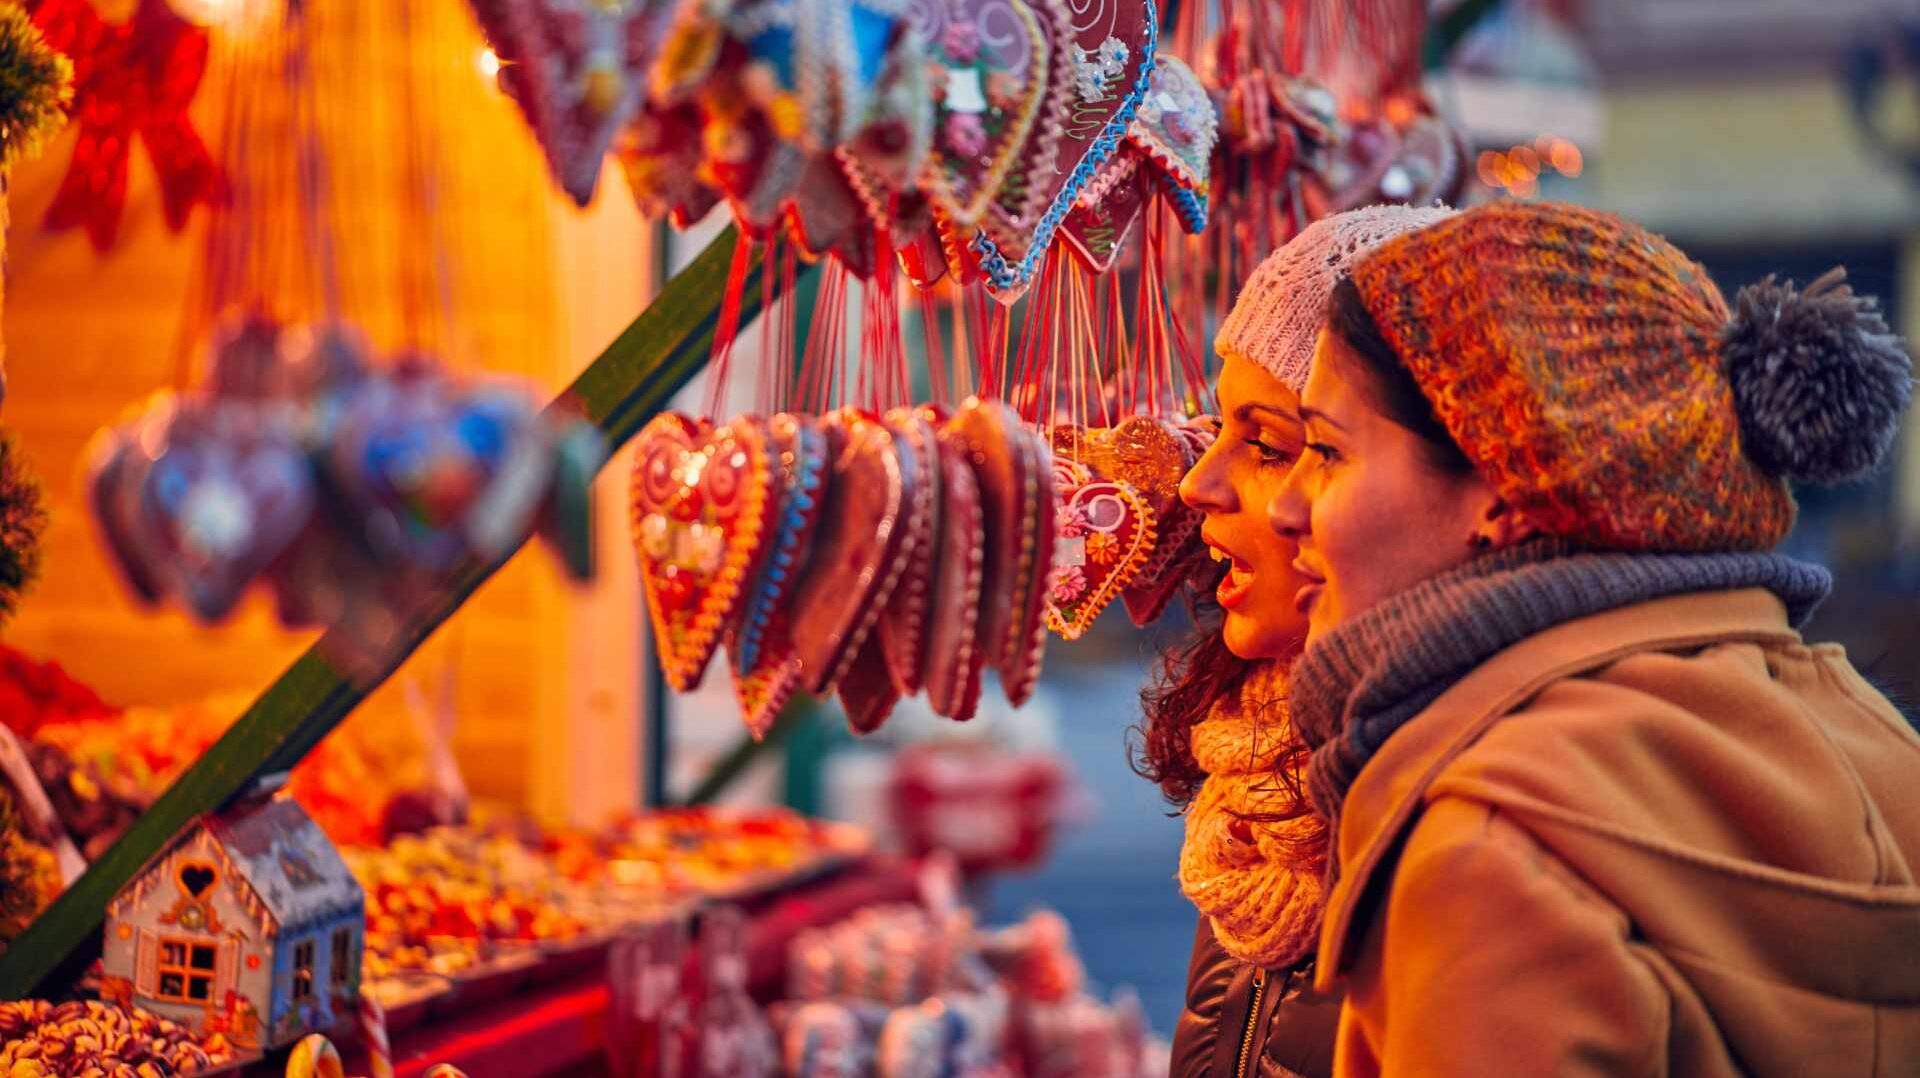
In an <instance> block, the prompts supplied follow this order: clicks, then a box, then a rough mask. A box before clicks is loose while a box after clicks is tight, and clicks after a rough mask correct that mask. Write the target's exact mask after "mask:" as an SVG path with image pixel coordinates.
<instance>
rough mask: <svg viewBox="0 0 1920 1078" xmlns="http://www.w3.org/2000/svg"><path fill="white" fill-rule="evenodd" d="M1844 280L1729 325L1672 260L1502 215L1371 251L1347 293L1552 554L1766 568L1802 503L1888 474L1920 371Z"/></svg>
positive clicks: (1623, 233)
mask: <svg viewBox="0 0 1920 1078" xmlns="http://www.w3.org/2000/svg"><path fill="white" fill-rule="evenodd" d="M1844 277H1845V275H1844V273H1840V272H1837V271H1836V272H1835V273H1832V274H1828V275H1827V276H1826V277H1823V278H1821V279H1820V280H1819V281H1816V282H1815V283H1814V284H1813V285H1811V286H1809V287H1808V288H1806V289H1805V290H1804V291H1802V290H1798V289H1796V288H1795V287H1794V286H1793V284H1792V283H1790V282H1789V283H1787V284H1784V285H1782V284H1776V283H1775V282H1774V281H1773V279H1772V278H1768V279H1767V280H1766V281H1764V282H1762V283H1760V284H1758V285H1754V286H1752V287H1750V288H1747V289H1745V290H1743V291H1742V292H1741V293H1740V295H1739V296H1738V297H1737V301H1736V303H1735V305H1734V310H1733V311H1731V312H1730V311H1729V310H1728V307H1727V303H1726V301H1725V300H1724V299H1723V298H1722V297H1721V294H1720V290H1719V289H1718V288H1717V287H1715V286H1714V283H1713V281H1712V280H1711V279H1709V278H1708V277H1707V275H1706V272H1705V271H1704V270H1702V269H1701V268H1700V267H1699V266H1698V265H1696V264H1695V263H1694V262H1692V261H1691V260H1690V259H1688V258H1687V256H1686V255H1684V254H1682V253H1681V252H1680V251H1679V250H1678V249H1677V248H1675V247H1674V246H1673V245H1672V244H1670V243H1668V242H1667V241H1666V240H1664V239H1662V238H1661V237H1659V236H1656V235H1654V234H1653V233H1651V232H1648V231H1647V230H1646V229H1643V228H1641V227H1639V226H1638V225H1635V224H1633V223H1631V222H1628V221H1625V220H1622V219H1621V218H1619V217H1616V216H1613V215H1611V214H1606V213H1600V212H1597V211H1593V210H1588V209H1583V208H1580V207H1577V206H1570V205H1565V204H1561V203H1551V202H1533V203H1530V202H1517V201H1510V200H1509V201H1500V202H1495V203H1491V204H1489V205H1485V206H1481V207H1478V208H1476V209H1472V210H1468V211H1465V212H1463V213H1460V214H1456V215H1454V216H1452V217H1450V218H1447V219H1446V220H1443V221H1441V222H1439V223H1437V224H1434V225H1432V226H1430V227H1428V228H1425V229H1422V230H1420V231H1418V232H1414V233H1410V234H1408V235H1405V236H1402V237H1399V238H1398V239H1395V240H1392V241H1389V242H1388V243H1385V244H1383V245H1381V246H1380V247H1378V248H1376V249H1375V250H1374V251H1373V252H1372V253H1371V254H1370V255H1368V256H1367V257H1366V258H1364V259H1362V260H1361V261H1360V262H1359V264H1358V265H1356V266H1355V268H1354V270H1353V273H1352V277H1351V280H1352V282H1353V285H1354V287H1355V289H1356V290H1357V291H1358V293H1359V296H1360V299H1361V302H1362V303H1363V304H1364V306H1365V307H1366V309H1367V312H1368V313H1369V314H1370V315H1372V316H1373V320H1374V322H1375V324H1376V325H1377V326H1378V327H1379V329H1380V334H1381V336H1382V338H1384V340H1385V341H1386V343H1387V344H1388V345H1390V346H1391V347H1392V348H1393V350H1394V352H1395V353H1396V354H1397V355H1398V356H1399V357H1400V360H1401V362H1402V363H1404V364H1405V365H1406V367H1407V369H1408V370H1409V371H1410V372H1411V373H1412V374H1413V377H1414V379H1415V381H1416V382H1418V383H1419V385H1420V388H1421V390H1422V391H1423V392H1424V393H1425V395H1426V397H1427V399H1428V400H1429V401H1430V402H1431V403H1432V405H1433V408H1434V412H1435V414H1436V415H1437V416H1438V418H1439V419H1440V421H1441V422H1442V423H1443V424H1444V425H1445V426H1446V428H1447V431H1448V432H1449V433H1450V434H1452V436H1453V439H1454V441H1455V442H1457V443H1459V445H1460V448H1461V449H1462V450H1464V451H1465V452H1466V455H1467V457H1468V458H1469V459H1470V460H1472V461H1473V463H1474V465H1475V466H1476V467H1477V468H1478V470H1479V472H1480V474H1481V475H1482V476H1483V477H1485V478H1486V479H1487V481H1488V482H1489V483H1490V484H1492V486H1493V488H1494V490H1495V491H1496V492H1497V493H1498V494H1500V495H1501V496H1502V497H1503V498H1505V499H1506V500H1507V502H1508V503H1509V504H1511V505H1513V506H1514V507H1515V508H1516V509H1518V510H1520V511H1521V512H1522V513H1523V514H1524V515H1525V516H1526V518H1527V519H1528V520H1529V521H1530V522H1532V523H1533V524H1534V525H1535V526H1536V527H1538V528H1540V529H1541V530H1543V531H1545V532H1546V533H1548V534H1550V535H1555V536H1559V537H1561V538H1566V539H1571V540H1574V541H1576V542H1580V543H1583V544H1586V545H1589V546H1592V547H1597V548H1602V549H1615V550H1660V551H1693V550H1765V549H1768V548H1771V547H1773V546H1774V545H1776V544H1777V543H1779V541H1780V540H1781V539H1783V538H1784V537H1785V536H1786V534H1787V531H1788V529H1790V528H1791V527H1792V526H1793V516H1794V506H1793V499H1792V497H1791V496H1790V495H1789V494H1788V490H1787V482H1788V481H1789V480H1792V481H1797V482H1822V483H1832V482H1841V481H1845V480H1848V479H1853V478H1857V477H1859V476H1861V475H1864V474H1866V473H1867V472H1870V471H1871V470H1873V469H1874V468H1875V467H1877V466H1878V465H1879V463H1880V461H1881V460H1882V458H1883V457H1884V456H1885V455H1886V451H1887V450H1888V448H1889V447H1890V446H1891V445H1892V442H1893V438H1894V436H1895V434H1896V433H1897V432H1898V428H1899V419H1900V413H1901V411H1902V410H1903V409H1904V408H1905V407H1906V405H1907V403H1908V401H1909V399H1910V397H1911V392H1912V364H1911V361H1910V360H1909V359H1908V357H1907V354H1906V352H1905V351H1904V349H1903V348H1902V346H1901V343H1900V341H1899V340H1898V339H1897V338H1895V337H1894V336H1893V335H1892V334H1891V333H1890V332H1889V331H1888V329H1887V325H1886V322H1885V321H1884V320H1883V319H1882V318H1881V316H1880V314H1879V310H1878V305H1877V303H1876V302H1875V301H1874V300H1873V299H1872V298H1870V297H1860V296H1855V295H1854V294H1853V292H1852V290H1851V289H1850V288H1849V287H1848V286H1847V285H1846V284H1845V283H1844Z"/></svg>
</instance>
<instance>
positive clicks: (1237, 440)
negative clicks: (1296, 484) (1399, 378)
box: [1180, 358, 1307, 659]
mask: <svg viewBox="0 0 1920 1078" xmlns="http://www.w3.org/2000/svg"><path fill="white" fill-rule="evenodd" d="M1218 396H1219V401H1220V434H1219V437H1218V438H1216V439H1215V440H1214V443H1213V446H1212V448H1210V449H1208V450H1207V452H1206V455H1205V456H1203V457H1201V458H1200V460H1199V461H1198V462H1197V463H1195V464H1194V466H1193V468H1192V469H1191V470H1190V471H1188V473H1187V475H1186V478H1185V479H1184V480H1183V481H1182V482H1181V484H1180V498H1181V500H1182V501H1184V502H1185V503H1186V504H1187V505H1188V506H1189V507H1191V508H1193V509H1194V510H1196V511H1198V512H1199V513H1200V514H1202V516H1203V517H1204V522H1203V524H1202V526H1201V529H1200V534H1201V537H1202V538H1203V539H1205V540H1206V543H1207V546H1208V547H1209V548H1210V549H1211V551H1212V554H1213V557H1214V559H1215V560H1216V561H1220V562H1225V563H1227V565H1228V568H1227V573H1226V576H1225V578H1224V579H1222V580H1221V582H1220V587H1219V590H1218V591H1217V593H1216V598H1218V599H1219V602H1220V607H1221V609H1222V610H1223V611H1225V614H1226V617H1225V621H1224V622H1223V624H1222V629H1221V631H1222V634H1223V636H1224V637H1225V640H1226V644H1227V647H1228V649H1229V650H1231V651H1232V652H1233V653H1234V654H1235V655H1238V656H1239V657H1240V658H1242V659H1277V658H1284V657H1286V656H1289V655H1292V654H1295V653H1296V652H1298V651H1299V650H1300V647H1301V644H1302V643H1303V641H1304V640H1305V638H1306V629H1307V619H1306V617H1305V616H1304V615H1303V614H1301V613H1300V612H1299V611H1298V610H1296V609H1295V606H1294V596H1295V594H1296V593H1297V592H1298V591H1299V590H1300V586H1301V584H1302V583H1303V582H1304V581H1303V580H1302V579H1301V577H1300V576H1299V574H1298V572H1297V571H1295V569H1294V568H1293V560H1294V557H1295V555H1296V554H1297V550H1296V548H1295V545H1294V543H1293V541H1292V540H1291V539H1289V538H1287V537H1286V536H1283V535H1281V534H1279V533H1278V532H1276V531H1274V530H1273V528H1271V527H1270V526H1269V525H1268V523H1267V518H1266V507H1267V504H1268V503H1269V502H1271V501H1272V500H1273V497H1274V495H1275V494H1276V493H1277V492H1278V491H1279V489H1280V485H1281V483H1282V481H1283V480H1284V479H1285V478H1286V475H1287V472H1288V470H1289V469H1291V468H1292V467H1293V464H1294V461H1296V460H1298V459H1299V456H1300V449H1301V443H1302V429H1301V424H1300V414H1299V403H1300V400H1299V397H1298V395H1296V394H1295V393H1294V392H1293V391H1292V390H1291V389H1288V388H1287V387H1286V385H1285V384H1283V383H1282V382H1281V381H1280V380H1279V379H1277V378H1275V377H1274V376H1273V375H1271V374H1269V373H1267V371H1266V370H1265V369H1264V368H1262V367H1260V366H1259V365H1257V364H1255V363H1252V362H1249V361H1247V360H1244V359H1238V358H1229V359H1227V361H1226V365H1225V366H1224V367H1223V368H1222V369H1221V371H1220V382H1219V386H1218Z"/></svg>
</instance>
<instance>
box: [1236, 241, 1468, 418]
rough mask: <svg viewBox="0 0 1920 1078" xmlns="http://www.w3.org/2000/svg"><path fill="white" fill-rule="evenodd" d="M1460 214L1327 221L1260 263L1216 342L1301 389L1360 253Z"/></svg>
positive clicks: (1282, 380)
mask: <svg viewBox="0 0 1920 1078" xmlns="http://www.w3.org/2000/svg"><path fill="white" fill-rule="evenodd" d="M1453 212H1454V211H1453V210H1450V209H1448V208H1446V207H1445V206H1427V207H1414V206H1364V207H1362V208H1360V209H1357V210H1348V211H1347V212H1345V213H1336V214H1333V215H1332V216H1330V217H1322V218H1321V219H1320V220H1318V221H1315V222H1314V223H1313V224H1311V225H1308V226H1307V227H1306V228H1305V229H1304V230H1302V231H1301V233H1300V234H1299V235H1298V236H1295V237H1294V238H1293V239H1291V240H1289V241H1287V242H1286V243H1285V244H1283V245H1282V246H1281V248H1280V249H1279V250H1277V251H1275V252H1273V253H1272V254H1270V255H1268V256H1267V259H1266V261H1264V262H1262V263H1260V266H1259V268H1258V269H1255V270H1254V271H1253V276H1252V277H1249V278H1248V279H1247V284H1246V287H1244V288H1242V289H1241V290H1240V295H1239V297H1238V298H1237V299H1235V300H1234V303H1233V310H1231V311H1229V312H1228V313H1227V318H1226V321H1224V322H1222V323H1221V324H1220V334H1219V335H1218V336H1216V337H1215V338H1214V339H1213V348H1214V351H1216V352H1219V353H1220V355H1221V356H1222V357H1223V358H1227V357H1233V356H1238V357H1240V358H1241V359H1245V360H1248V361H1250V362H1253V363H1257V364H1259V365H1260V366H1261V367H1264V368H1265V369H1266V371H1267V373H1269V374H1271V375H1273V376H1274V377H1275V378H1278V379H1280V381H1281V382H1283V383H1285V384H1286V386H1287V387H1288V388H1289V389H1292V390H1293V391H1294V392H1296V393H1297V392H1299V391H1300V388H1301V387H1302V386H1304V385H1306V384H1307V373H1308V372H1309V371H1310V370H1311V369H1312V360H1313V342H1314V340H1315V339H1316V338H1317V337H1319V336H1320V327H1321V326H1322V325H1323V324H1325V322H1326V320H1327V297H1328V296H1330V295H1332V294H1333V286H1334V284H1335V283H1337V282H1338V281H1339V280H1340V278H1342V277H1345V276H1346V275H1347V271H1348V269H1349V268H1350V267H1351V266H1352V265H1353V264H1354V263H1355V262H1357V261H1359V259H1360V256H1361V255H1364V254H1366V253H1367V252H1368V251H1371V250H1373V249H1374V248H1375V247H1377V246H1379V245H1380V244H1382V243H1385V242H1386V241H1388V240H1390V239H1392V238H1394V237H1395V236H1398V235H1401V234H1402V233H1406V232H1413V231H1417V230H1419V229H1422V228H1425V227H1427V226H1428V225H1430V224H1433V223H1435V222H1437V221H1440V220H1442V219H1443V218H1446V217H1448V216H1450V215H1452V213H1453Z"/></svg>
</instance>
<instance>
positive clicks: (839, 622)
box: [789, 411, 914, 694]
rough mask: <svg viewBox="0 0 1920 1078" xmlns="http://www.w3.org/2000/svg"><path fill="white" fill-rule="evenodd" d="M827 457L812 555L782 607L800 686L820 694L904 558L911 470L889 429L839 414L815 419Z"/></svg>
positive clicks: (847, 658) (881, 604) (879, 606)
mask: <svg viewBox="0 0 1920 1078" xmlns="http://www.w3.org/2000/svg"><path fill="white" fill-rule="evenodd" d="M821 429H822V431H823V432H824V433H825V434H826V436H827V443H828V446H829V450H828V452H829V455H830V456H831V457H832V459H833V476H832V478H831V479H830V480H829V481H828V486H827V502H826V505H825V507H824V508H823V510H822V512H823V514H824V516H823V517H822V519H821V522H820V527H819V529H818V530H817V531H816V532H815V535H814V541H813V555H812V557H811V558H810V559H809V560H808V563H807V569H806V571H805V573H803V574H802V576H801V578H800V583H799V585H798V586H797V587H795V588H794V591H793V598H792V600H791V602H790V604H789V609H790V610H791V611H792V618H793V640H794V649H795V652H796V654H797V655H798V656H799V659H800V664H801V671H802V682H801V684H802V686H803V687H805V688H806V689H807V691H809V692H812V693H816V694H818V693H824V692H826V690H827V689H828V688H830V687H831V686H832V685H833V683H834V681H835V680H836V679H837V678H838V677H839V676H840V674H841V673H842V672H843V671H844V670H845V669H846V666H847V664H848V663H850V662H852V661H853V656H854V654H855V652H856V650H857V649H858V648H859V646H860V645H861V644H862V643H863V642H864V641H865V640H866V636H867V633H868V632H869V631H870V630H871V629H872V628H873V623H874V622H875V621H876V620H877V619H878V618H879V616H880V611H881V610H883V609H885V607H886V603H887V599H888V597H889V596H891V594H892V592H893V588H894V585H895V584H896V583H897V582H898V581H899V579H900V572H901V570H902V569H903V568H904V561H905V559H904V558H903V557H902V554H903V552H904V551H905V549H906V546H905V544H906V539H907V529H906V527H905V516H906V514H907V512H908V506H909V505H910V504H911V502H912V498H913V496H914V495H913V492H911V491H909V490H908V489H907V484H908V483H910V482H912V475H911V474H910V473H909V472H907V471H906V470H905V469H903V468H902V467H901V460H900V452H899V449H898V447H897V446H896V445H895V443H894V435H893V432H892V431H890V430H888V429H887V428H886V427H884V426H882V425H881V424H879V423H877V422H874V421H872V420H870V419H865V418H863V417H860V416H858V415H854V414H849V413H847V412H845V411H842V412H836V413H833V414H832V415H829V416H827V417H825V418H823V419H822V420H821Z"/></svg>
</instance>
